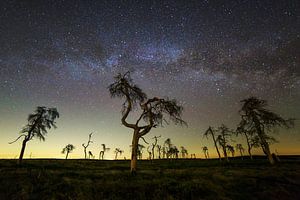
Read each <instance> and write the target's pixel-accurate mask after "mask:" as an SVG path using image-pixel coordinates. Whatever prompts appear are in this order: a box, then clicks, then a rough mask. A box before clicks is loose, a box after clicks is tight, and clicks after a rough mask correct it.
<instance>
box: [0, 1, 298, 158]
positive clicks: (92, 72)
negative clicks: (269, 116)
mask: <svg viewBox="0 0 300 200" xmlns="http://www.w3.org/2000/svg"><path fill="white" fill-rule="evenodd" d="M297 8H298V9H299V3H298V2H297V1H283V0H282V1H276V2H273V3H270V2H268V1H266V2H261V1H259V0H253V1H218V2H211V1H198V2H197V1H187V2H184V1H164V2H160V1H155V0H154V1H137V2H135V3H133V4H130V3H126V2H123V1H115V2H114V3H112V2H110V1H101V2H100V1H99V2H96V1H93V2H85V1H79V0H76V1H72V2H60V1H54V2H53V1H48V0H46V1H43V2H39V1H34V2H31V1H6V0H4V1H1V2H0V11H1V12H0V13H1V14H0V20H1V21H0V24H1V27H2V28H1V30H0V33H1V38H0V44H1V49H0V94H1V95H0V159H2V158H17V157H18V156H19V153H20V149H21V140H19V141H17V142H16V143H13V144H8V142H11V141H13V140H14V139H16V138H17V137H18V136H19V135H20V134H19V132H20V130H21V129H22V127H23V126H24V125H25V124H26V123H27V117H28V115H29V114H31V113H33V112H34V110H35V108H36V107H37V106H47V107H56V108H57V109H58V112H59V113H60V118H58V119H57V120H56V122H57V129H53V128H52V129H51V130H49V131H48V134H47V135H46V140H45V141H44V142H43V141H41V142H40V141H39V140H38V139H34V140H32V141H30V142H29V143H28V144H27V147H26V150H25V154H24V158H29V157H30V155H31V157H32V158H64V157H65V155H64V154H61V150H62V148H63V147H65V145H67V144H73V145H75V147H76V148H75V150H74V152H73V153H70V154H69V158H70V159H72V158H76V159H77V158H83V157H84V154H83V148H82V146H81V144H82V143H86V142H87V140H88V134H89V133H91V132H95V133H94V134H93V136H92V141H94V143H92V144H91V145H90V146H89V148H88V151H89V150H90V151H92V153H93V154H94V156H95V159H98V157H99V152H100V150H101V144H103V143H105V144H106V145H107V147H109V148H111V149H110V151H109V152H107V153H106V154H105V155H106V156H105V158H106V159H107V158H108V159H113V158H114V154H113V151H114V149H115V148H121V149H122V150H124V154H122V156H120V157H119V158H120V159H121V160H122V158H123V157H124V156H125V157H126V158H127V159H130V148H129V145H130V144H131V140H132V130H131V129H128V128H126V127H125V126H123V125H122V123H121V116H122V115H121V109H122V103H123V102H124V99H118V98H111V97H110V94H109V91H108V86H109V84H111V83H113V82H114V79H113V77H114V76H116V75H117V74H118V73H124V72H127V71H130V72H131V77H132V79H133V81H134V83H136V84H137V85H138V86H139V87H140V88H141V89H142V90H143V91H144V92H145V93H146V94H147V95H148V97H149V98H152V97H157V96H158V97H162V98H167V97H168V98H170V99H173V98H174V99H176V100H177V101H178V103H179V104H180V105H182V106H183V108H184V110H183V116H182V119H183V120H185V121H186V122H187V123H188V127H185V126H176V125H174V124H170V125H167V124H166V125H164V127H157V128H153V129H152V130H151V131H150V132H149V133H148V134H147V135H146V136H145V139H146V141H147V142H149V143H152V142H153V140H152V138H153V137H154V136H159V135H161V138H160V139H159V140H158V141H159V142H158V144H163V142H164V141H165V140H166V139H167V138H171V141H172V143H173V144H174V145H175V146H177V147H178V148H180V146H184V147H185V148H186V149H187V150H188V153H189V155H190V154H193V153H195V154H196V157H197V158H204V154H203V152H202V149H201V147H203V146H207V147H208V151H209V154H210V156H211V157H217V154H216V152H215V148H214V146H213V142H212V140H211V138H208V139H206V138H205V137H203V133H204V132H205V130H206V129H207V128H208V127H209V126H213V127H219V126H221V124H225V125H227V126H228V127H229V128H231V129H234V130H235V129H236V128H237V125H238V123H239V122H240V120H241V118H240V116H239V114H238V111H239V110H240V109H241V102H240V101H241V100H243V99H246V98H248V97H251V96H255V97H258V98H261V99H264V100H267V102H268V107H267V108H268V109H270V110H271V111H273V112H275V113H277V114H279V115H280V116H282V117H283V118H295V119H296V121H295V127H294V128H291V129H281V128H280V129H277V130H276V133H274V134H272V135H273V136H274V137H275V138H276V139H278V140H279V143H275V144H272V145H271V146H270V147H271V151H272V152H275V153H277V154H278V155H290V154H291V155H300V134H299V133H300V125H299V119H300V66H299V64H300V60H299V55H300V54H299V48H300V46H299V45H300V34H299V33H300V26H299V16H298V14H297ZM137 116H138V113H136V112H134V113H131V114H130V117H129V121H134V120H135V118H136V117H137ZM232 139H233V141H230V143H231V144H232V145H233V146H235V144H237V143H241V144H243V146H244V148H246V142H245V138H244V137H241V136H239V137H235V136H233V137H232ZM140 144H143V145H145V146H147V145H146V144H145V143H144V142H143V141H142V140H140ZM253 154H254V155H255V154H258V155H260V154H263V152H262V150H261V148H257V149H255V150H253ZM238 155H239V153H238V152H236V156H238ZM246 155H247V152H246V151H245V156H246ZM147 156H148V155H147V150H146V149H144V153H143V159H144V158H146V157H147Z"/></svg>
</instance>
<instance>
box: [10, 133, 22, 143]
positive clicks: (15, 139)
mask: <svg viewBox="0 0 300 200" xmlns="http://www.w3.org/2000/svg"><path fill="white" fill-rule="evenodd" d="M22 136H24V137H26V135H25V134H22V135H20V136H19V137H18V138H17V139H15V140H14V141H12V142H9V143H8V144H13V143H15V142H16V141H18V140H19V139H20V138H21V137H22Z"/></svg>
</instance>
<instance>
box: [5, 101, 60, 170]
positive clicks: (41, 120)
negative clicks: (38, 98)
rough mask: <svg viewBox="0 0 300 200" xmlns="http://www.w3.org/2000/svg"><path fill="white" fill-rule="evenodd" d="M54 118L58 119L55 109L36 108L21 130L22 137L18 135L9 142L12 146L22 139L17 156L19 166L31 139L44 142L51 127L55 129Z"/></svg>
mask: <svg viewBox="0 0 300 200" xmlns="http://www.w3.org/2000/svg"><path fill="white" fill-rule="evenodd" d="M56 118H59V113H58V111H57V109H56V108H47V107H44V106H39V107H37V108H36V110H35V111H34V113H33V114H30V115H29V116H28V119H27V120H28V123H27V125H25V126H24V127H23V128H22V130H21V133H22V135H20V136H19V137H18V138H17V139H16V140H14V141H13V142H10V144H12V143H14V142H16V141H17V140H19V139H20V138H21V137H24V140H23V142H22V148H21V152H20V156H19V164H21V163H22V160H23V156H24V152H25V148H26V144H27V142H28V141H30V140H32V139H33V138H38V139H39V140H42V141H45V136H46V134H47V133H48V129H51V128H52V127H54V128H56V125H55V123H56V122H55V120H56Z"/></svg>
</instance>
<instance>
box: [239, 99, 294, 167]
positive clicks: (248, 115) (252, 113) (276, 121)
mask: <svg viewBox="0 0 300 200" xmlns="http://www.w3.org/2000/svg"><path fill="white" fill-rule="evenodd" d="M241 102H242V103H243V105H242V108H241V110H240V111H239V114H240V115H241V118H242V120H241V122H240V124H239V128H241V129H244V130H246V131H250V132H252V133H253V134H255V135H256V136H258V138H259V143H260V145H261V148H262V150H263V152H264V153H265V154H266V155H267V157H268V160H269V162H270V164H274V163H275V162H274V159H273V157H272V154H271V151H270V147H269V144H270V143H269V142H268V140H269V141H272V137H271V136H269V135H268V132H271V131H273V130H274V128H275V127H284V128H291V127H293V125H294V119H284V118H282V117H280V116H279V115H277V114H276V113H273V112H271V111H270V110H268V109H266V107H267V101H265V100H261V99H258V98H256V97H250V98H248V99H244V100H242V101H241ZM273 139H274V138H273Z"/></svg>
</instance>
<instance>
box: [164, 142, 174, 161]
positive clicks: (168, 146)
mask: <svg viewBox="0 0 300 200" xmlns="http://www.w3.org/2000/svg"><path fill="white" fill-rule="evenodd" d="M172 146H173V144H172V143H171V139H170V138H167V139H166V140H165V142H164V148H163V150H164V155H166V157H167V158H169V157H170V155H169V152H170V149H171V147H172Z"/></svg>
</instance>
